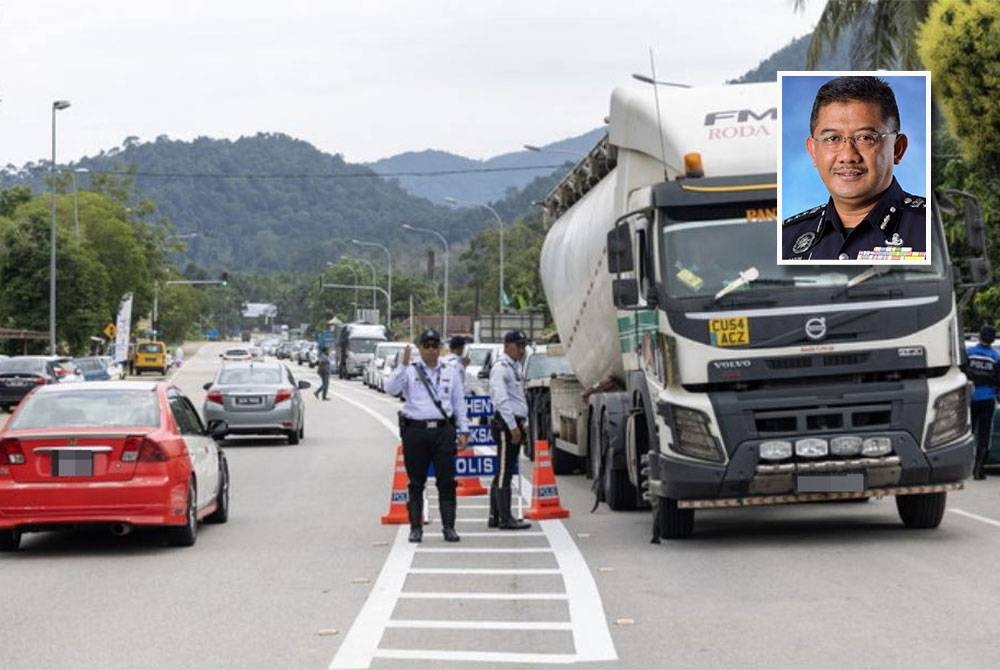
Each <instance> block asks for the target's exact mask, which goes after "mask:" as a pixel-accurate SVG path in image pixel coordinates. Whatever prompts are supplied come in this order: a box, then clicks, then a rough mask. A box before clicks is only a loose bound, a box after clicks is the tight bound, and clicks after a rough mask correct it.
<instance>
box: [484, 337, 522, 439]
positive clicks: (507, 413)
mask: <svg viewBox="0 0 1000 670" xmlns="http://www.w3.org/2000/svg"><path fill="white" fill-rule="evenodd" d="M523 378H524V375H523V373H522V372H521V364H520V363H518V362H517V361H515V360H514V359H513V358H511V357H510V356H508V355H507V354H501V355H500V358H498V359H497V362H496V363H494V364H493V367H491V368H490V397H491V398H492V400H493V411H494V412H496V413H497V414H499V415H500V416H501V417H503V420H504V423H506V424H507V427H508V428H510V429H511V430H513V429H514V428H517V421H515V420H514V417H517V416H520V417H527V416H528V402H527V400H525V398H524V386H523V385H522V379H523Z"/></svg>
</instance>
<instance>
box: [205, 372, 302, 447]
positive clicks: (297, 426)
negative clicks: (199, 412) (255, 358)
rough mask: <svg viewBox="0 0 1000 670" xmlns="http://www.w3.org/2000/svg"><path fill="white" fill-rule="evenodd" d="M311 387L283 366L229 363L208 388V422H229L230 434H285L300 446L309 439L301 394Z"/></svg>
mask: <svg viewBox="0 0 1000 670" xmlns="http://www.w3.org/2000/svg"><path fill="white" fill-rule="evenodd" d="M310 386H311V385H310V384H309V382H307V381H298V382H296V381H295V378H294V377H293V376H292V373H291V371H290V370H289V369H288V367H287V366H285V365H284V364H282V363H258V362H254V363H237V364H227V365H225V366H224V367H223V368H222V369H221V370H219V373H218V374H217V375H216V377H215V380H214V381H211V382H209V383H207V384H205V386H204V388H205V390H206V391H208V394H207V395H206V396H205V406H204V409H203V412H204V415H205V422H206V423H210V422H212V421H213V420H217V419H218V420H221V421H225V422H226V423H227V424H229V431H228V434H229V435H284V436H285V437H287V438H288V444H298V443H299V440H300V439H301V438H303V437H305V408H304V403H303V402H302V396H301V394H300V393H299V391H300V390H301V389H307V388H309V387H310Z"/></svg>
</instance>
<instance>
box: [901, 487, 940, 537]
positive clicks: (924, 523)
mask: <svg viewBox="0 0 1000 670" xmlns="http://www.w3.org/2000/svg"><path fill="white" fill-rule="evenodd" d="M947 502H948V493H947V492H945V491H941V492H940V493H920V494H917V495H912V496H896V511H898V512H899V518H900V519H902V520H903V525H904V526H906V527H907V528H937V527H938V526H939V525H941V519H942V518H943V517H944V507H945V504H946V503H947Z"/></svg>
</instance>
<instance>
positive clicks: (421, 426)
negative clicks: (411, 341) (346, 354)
mask: <svg viewBox="0 0 1000 670" xmlns="http://www.w3.org/2000/svg"><path fill="white" fill-rule="evenodd" d="M417 342H418V344H419V346H420V358H419V359H418V360H416V361H414V362H413V363H412V364H411V363H410V347H409V346H407V347H406V349H404V350H403V353H402V363H401V364H400V365H399V366H397V368H396V370H395V371H394V372H393V373H392V375H391V376H390V377H389V379H387V380H386V382H385V391H386V393H388V394H389V395H398V394H400V393H402V394H403V396H404V397H405V398H406V402H405V403H404V404H403V409H402V411H401V412H400V414H399V432H400V437H401V438H402V440H403V460H404V462H405V464H406V475H407V476H408V477H409V479H410V486H409V501H408V502H407V510H408V511H409V513H410V542H420V541H421V540H422V539H423V512H424V507H423V504H424V485H425V484H426V482H427V467H428V465H429V464H430V463H432V462H433V463H434V476H435V478H436V479H437V490H438V504H439V506H440V508H441V531H442V533H443V534H444V539H445V541H447V542H458V541H459V539H460V538H459V536H458V533H457V532H455V515H456V512H457V509H458V502H457V499H456V497H455V452H456V451H457V450H460V449H464V448H465V446H466V445H467V444H468V442H469V423H468V421H469V420H468V418H467V417H466V415H465V398H464V395H465V392H464V390H463V388H462V384H463V381H464V380H463V374H462V372H461V370H460V368H458V367H457V366H453V365H445V364H444V363H443V362H442V361H440V360H439V359H438V357H439V355H440V351H441V335H440V334H439V333H438V332H437V331H436V330H425V331H424V332H423V333H421V334H420V337H419V339H418V340H417Z"/></svg>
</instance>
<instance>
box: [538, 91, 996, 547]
mask: <svg viewBox="0 0 1000 670" xmlns="http://www.w3.org/2000/svg"><path fill="white" fill-rule="evenodd" d="M658 95H659V109H661V110H662V116H661V115H660V114H658V113H657V105H656V104H655V101H654V91H653V89H652V86H651V85H648V84H638V83H633V84H631V85H627V86H623V87H620V88H618V89H616V90H615V91H614V93H613V95H612V98H611V112H610V116H609V118H608V124H609V125H608V134H607V136H606V137H605V138H604V139H603V140H602V141H601V142H599V143H598V145H597V146H596V147H595V148H594V149H593V150H592V151H591V152H590V153H589V155H588V156H587V157H586V158H584V159H583V160H581V161H580V163H579V164H578V165H577V166H576V167H575V168H574V169H573V170H572V171H571V172H570V174H568V175H567V176H566V177H565V178H564V179H563V181H562V182H561V183H560V184H559V185H558V186H557V187H556V188H555V189H553V191H552V192H551V193H550V194H549V196H548V198H547V199H546V201H545V203H544V206H545V212H546V218H547V221H548V222H549V223H550V225H551V227H550V229H549V232H548V234H547V236H546V239H545V242H544V245H543V248H542V252H541V261H540V264H541V278H542V283H543V286H544V289H545V293H546V297H547V298H548V303H549V306H550V309H551V311H552V316H553V319H554V321H555V325H556V328H557V330H558V334H559V338H560V341H561V346H562V348H563V350H564V351H565V353H566V355H567V357H568V358H569V361H570V363H571V364H572V368H573V372H574V373H575V379H571V378H566V379H563V380H560V379H558V378H556V379H553V380H552V383H551V384H550V388H551V389H553V390H552V392H551V397H549V398H547V399H546V403H545V404H546V407H545V409H544V410H543V413H544V412H547V413H548V417H545V416H541V417H535V418H536V420H539V421H540V423H542V424H544V425H548V426H549V432H550V435H549V437H550V438H551V441H552V444H553V446H554V447H555V452H554V456H553V459H554V461H555V464H556V467H557V468H561V469H562V470H564V471H566V470H569V469H571V468H572V466H573V465H574V464H576V465H579V466H581V467H583V468H585V469H586V471H587V473H588V474H589V475H590V476H592V477H594V478H595V490H596V491H597V493H598V499H599V500H600V499H603V500H604V501H605V502H607V503H608V504H609V506H610V507H611V508H612V509H632V508H635V507H636V506H645V505H649V506H650V507H651V508H652V510H653V528H654V533H655V537H656V538H657V540H658V539H659V538H661V537H662V538H683V537H686V536H688V535H690V534H691V533H692V532H693V530H694V511H695V510H696V509H700V508H715V507H737V506H746V505H770V504H782V503H798V502H809V501H820V500H837V499H865V498H870V497H880V496H895V497H896V505H897V508H898V512H899V515H900V517H901V519H902V521H903V522H904V524H905V525H906V526H907V527H911V528H933V527H936V526H937V525H938V524H939V523H940V521H941V518H942V515H943V512H944V509H945V503H946V496H947V491H949V490H953V489H956V488H960V487H961V486H962V480H964V479H965V478H967V477H968V475H969V473H970V468H971V464H972V453H973V439H972V436H971V434H970V430H969V411H968V401H969V396H968V391H967V380H966V378H965V376H964V375H963V374H962V372H961V371H960V370H959V365H960V362H961V356H962V353H963V352H962V349H961V344H962V342H961V339H960V337H959V333H960V332H961V331H960V329H959V323H958V317H957V314H958V312H957V310H956V303H955V282H956V281H957V282H960V283H959V285H960V286H963V287H975V286H981V285H984V284H985V283H986V282H987V281H989V276H990V270H989V265H988V263H987V262H986V261H985V259H984V258H982V256H984V255H985V254H984V247H985V242H984V234H983V227H982V220H981V217H980V216H979V214H978V205H977V204H976V202H975V200H974V198H971V197H967V198H964V199H965V211H964V214H965V216H964V219H965V226H966V229H967V236H968V245H967V246H968V247H969V248H970V249H972V255H974V256H976V257H974V258H970V259H966V261H963V262H962V263H958V262H953V261H952V259H950V258H949V254H948V250H947V248H946V247H945V244H944V240H945V237H944V232H943V226H942V221H941V210H940V208H939V205H938V201H940V202H941V203H943V204H944V205H945V207H946V209H947V211H949V212H952V213H954V211H955V210H954V209H952V207H953V205H954V201H953V199H952V198H955V197H956V196H967V195H968V194H957V193H953V194H952V195H951V196H950V197H948V198H943V199H942V198H938V199H934V200H933V201H932V202H931V206H932V213H933V224H932V228H933V232H932V235H931V240H932V244H931V257H932V263H931V264H930V265H929V266H927V265H924V266H907V267H899V266H879V267H873V268H866V267H857V266H850V267H843V266H841V267H837V266H807V265H802V264H799V265H778V264H777V262H776V256H777V248H778V247H777V235H778V222H777V220H776V216H777V213H776V181H777V179H776V174H775V169H776V166H777V158H776V153H777V151H776V145H777V141H776V138H777V110H776V102H777V89H776V85H775V84H768V83H765V84H747V85H729V86H718V87H706V88H688V89H681V88H672V87H669V88H668V87H666V86H660V87H659V91H658ZM786 179H787V176H786ZM958 265H962V266H963V269H964V270H965V272H964V274H965V275H968V280H966V279H963V278H962V274H963V273H962V272H959V273H956V274H953V267H957V266H958ZM970 290H971V288H970ZM577 384H579V386H576V385H577ZM559 388H561V389H563V390H561V391H557V389H559ZM574 388H575V389H576V392H565V390H566V389H574ZM580 389H584V391H583V393H582V394H581V392H580ZM536 408H537V405H536Z"/></svg>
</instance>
